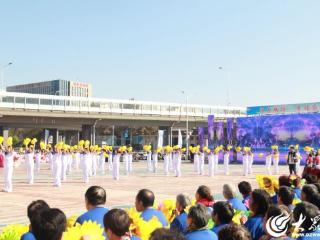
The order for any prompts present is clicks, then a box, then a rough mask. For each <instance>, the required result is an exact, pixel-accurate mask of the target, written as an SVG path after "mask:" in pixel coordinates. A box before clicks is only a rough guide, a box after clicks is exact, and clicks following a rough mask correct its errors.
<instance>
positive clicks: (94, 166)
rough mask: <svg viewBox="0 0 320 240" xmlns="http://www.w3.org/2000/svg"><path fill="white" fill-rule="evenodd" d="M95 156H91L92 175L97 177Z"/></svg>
mask: <svg viewBox="0 0 320 240" xmlns="http://www.w3.org/2000/svg"><path fill="white" fill-rule="evenodd" d="M97 165H98V164H97V156H92V175H93V176H95V175H97Z"/></svg>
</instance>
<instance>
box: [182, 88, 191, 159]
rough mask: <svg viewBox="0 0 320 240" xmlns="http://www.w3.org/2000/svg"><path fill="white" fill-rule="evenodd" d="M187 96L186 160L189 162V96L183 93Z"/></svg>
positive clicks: (183, 92)
mask: <svg viewBox="0 0 320 240" xmlns="http://www.w3.org/2000/svg"><path fill="white" fill-rule="evenodd" d="M181 93H182V94H183V95H185V96H186V118H187V121H186V160H189V112H188V98H189V96H188V95H187V93H186V92H185V91H182V92H181Z"/></svg>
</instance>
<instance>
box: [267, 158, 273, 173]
mask: <svg viewBox="0 0 320 240" xmlns="http://www.w3.org/2000/svg"><path fill="white" fill-rule="evenodd" d="M271 165H272V158H271V157H266V168H267V173H268V174H269V175H271V174H272V171H271Z"/></svg>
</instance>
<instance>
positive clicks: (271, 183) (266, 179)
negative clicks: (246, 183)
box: [256, 175, 279, 196]
mask: <svg viewBox="0 0 320 240" xmlns="http://www.w3.org/2000/svg"><path fill="white" fill-rule="evenodd" d="M256 180H257V182H258V184H259V187H260V188H261V189H264V190H266V191H267V192H268V193H269V194H270V195H271V196H272V195H274V194H275V193H276V189H278V188H279V181H278V179H276V177H275V176H271V175H256Z"/></svg>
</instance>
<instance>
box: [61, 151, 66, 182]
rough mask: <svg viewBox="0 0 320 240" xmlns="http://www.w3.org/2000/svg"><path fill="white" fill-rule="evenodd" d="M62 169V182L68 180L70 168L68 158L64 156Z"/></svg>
mask: <svg viewBox="0 0 320 240" xmlns="http://www.w3.org/2000/svg"><path fill="white" fill-rule="evenodd" d="M61 159H62V169H61V180H63V181H65V180H67V168H68V158H67V157H66V156H62V158H61Z"/></svg>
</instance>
